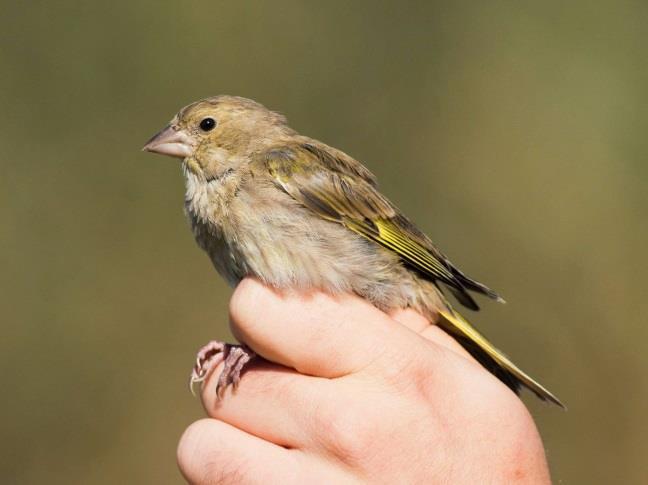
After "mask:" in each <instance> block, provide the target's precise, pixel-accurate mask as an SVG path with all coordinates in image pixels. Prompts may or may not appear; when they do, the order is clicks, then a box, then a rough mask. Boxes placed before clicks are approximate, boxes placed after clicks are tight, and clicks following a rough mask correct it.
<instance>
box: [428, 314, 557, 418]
mask: <svg viewBox="0 0 648 485" xmlns="http://www.w3.org/2000/svg"><path fill="white" fill-rule="evenodd" d="M439 316H440V319H439V321H438V322H437V325H438V326H439V327H441V328H442V329H443V330H445V331H446V332H448V333H449V334H450V335H452V336H453V337H454V338H455V339H456V340H457V341H458V342H459V343H460V344H461V346H462V347H463V348H465V349H466V350H467V351H468V352H469V353H470V355H472V356H473V357H474V358H475V359H476V360H477V361H478V362H479V363H480V364H481V365H483V366H484V367H485V368H486V369H488V370H489V371H490V372H491V373H492V374H493V375H495V377H497V378H498V379H499V380H501V381H502V382H503V383H504V384H506V385H507V386H508V387H510V388H511V389H512V390H513V391H514V392H515V393H516V394H518V393H519V391H520V387H521V386H524V387H526V388H527V389H529V390H530V391H531V392H533V393H534V394H535V395H536V396H538V397H539V398H540V399H542V400H543V401H550V402H552V403H554V404H557V405H558V406H560V407H561V408H563V409H564V408H565V406H564V405H563V403H561V402H560V400H559V399H558V398H557V397H556V396H554V395H553V394H552V393H551V392H549V391H548V390H547V389H545V388H544V387H542V386H541V385H540V384H539V383H538V382H536V381H535V380H533V379H532V378H531V377H529V376H528V375H527V374H525V373H524V372H523V371H522V370H521V369H520V368H519V367H517V366H516V365H515V364H514V363H513V362H511V360H510V359H509V358H508V357H507V356H506V355H504V354H503V353H502V352H500V351H499V350H498V349H497V348H495V346H493V344H491V343H490V342H489V341H488V340H487V339H486V337H484V336H483V335H482V334H480V333H479V332H478V331H477V330H475V328H473V326H472V325H470V323H468V321H467V320H466V319H465V318H464V317H462V316H461V314H460V313H459V312H457V311H456V310H454V309H453V308H452V307H451V306H450V305H449V304H447V310H440V311H439Z"/></svg>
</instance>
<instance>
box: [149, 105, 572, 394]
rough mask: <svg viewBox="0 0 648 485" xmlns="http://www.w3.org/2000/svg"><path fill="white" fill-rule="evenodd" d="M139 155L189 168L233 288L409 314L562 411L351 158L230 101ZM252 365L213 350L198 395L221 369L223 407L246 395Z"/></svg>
mask: <svg viewBox="0 0 648 485" xmlns="http://www.w3.org/2000/svg"><path fill="white" fill-rule="evenodd" d="M143 150H144V151H148V152H153V153H157V154H161V155H167V156H170V157H174V158H178V159H181V160H182V163H181V165H182V172H183V174H184V179H185V200H184V209H185V213H186V215H187V217H188V219H189V223H190V226H191V230H192V232H193V235H194V238H195V240H196V242H197V244H198V246H199V247H200V248H202V249H203V250H204V251H205V252H206V253H207V255H208V256H209V258H210V259H211V262H212V264H213V266H214V267H215V269H216V270H217V271H218V273H220V275H221V276H222V277H223V278H224V279H225V280H226V281H227V282H228V283H229V284H230V285H231V286H233V287H234V286H236V285H237V284H238V283H239V282H240V281H241V280H242V279H244V278H246V277H254V278H257V279H258V280H260V281H261V282H263V283H264V284H266V285H269V286H271V287H274V288H277V289H289V288H290V289H300V290H309V289H317V290H321V291H324V292H328V293H330V294H339V293H343V292H350V293H355V294H357V295H359V296H360V297H362V298H364V299H366V300H368V301H369V302H370V303H371V304H373V305H374V306H375V307H377V308H378V309H380V310H383V311H386V312H388V311H392V310H395V309H400V308H412V309H414V310H416V311H417V312H419V313H420V314H422V315H423V316H424V317H426V318H427V319H428V320H429V321H430V322H431V323H434V324H436V325H438V326H439V327H440V328H442V329H443V330H444V331H446V332H447V333H448V334H450V335H451V336H452V337H453V338H454V339H455V340H456V341H457V342H458V343H459V344H460V345H461V346H462V347H463V348H465V349H466V350H467V351H468V353H470V355H472V356H473V357H474V358H475V359H476V360H477V361H478V362H479V363H480V364H481V365H482V366H483V367H485V368H486V369H487V370H488V371H490V372H491V373H492V374H493V375H494V376H495V377H497V378H498V379H499V380H501V381H502V382H503V383H504V384H505V385H507V386H508V387H509V388H510V389H511V390H513V391H514V392H515V393H516V394H518V393H519V391H520V390H521V388H523V387H524V388H527V389H529V390H530V391H532V392H533V393H534V394H535V395H536V396H538V397H539V398H540V399H542V400H544V401H548V402H552V403H554V404H557V405H558V406H561V407H564V406H563V404H562V403H561V402H560V400H559V399H558V398H557V397H556V396H554V395H553V394H552V393H551V392H550V391H548V390H547V389H546V388H544V387H543V386H542V385H541V384H539V383H538V382H537V381H536V380H534V379H533V378H531V377H530V376H529V375H527V374H526V373H525V372H523V371H522V370H521V369H520V368H519V367H517V366H516V365H515V364H514V363H513V362H512V361H511V360H510V359H509V358H508V357H507V356H506V355H505V354H504V353H502V352H501V351H500V350H498V349H497V348H496V347H495V346H494V345H493V344H491V343H490V342H489V341H488V340H487V339H486V337H484V336H483V335H482V334H481V333H480V332H478V331H477V330H476V329H475V328H474V327H473V326H472V325H471V324H470V323H469V322H468V320H467V319H466V318H465V317H464V316H463V315H462V314H461V313H459V311H458V310H457V309H456V308H455V307H454V306H453V305H452V304H451V302H450V299H449V297H448V294H451V295H453V296H454V298H455V299H456V300H457V302H458V303H459V304H461V305H462V306H464V307H466V308H468V309H470V310H478V309H479V306H478V304H477V302H476V301H475V299H474V297H473V295H472V294H480V295H484V296H486V297H488V298H490V299H492V300H495V301H498V302H503V301H504V300H503V299H502V298H501V297H500V296H499V295H498V294H497V293H496V292H495V291H493V290H491V289H490V288H488V287H487V286H485V285H483V284H482V283H479V282H478V281H476V280H474V279H472V278H470V277H469V276H467V275H466V274H465V273H463V272H462V271H461V270H460V269H458V268H457V266H455V265H454V264H453V263H452V262H451V261H450V260H449V259H448V258H447V257H446V256H445V254H444V253H442V252H441V251H440V250H439V249H438V248H437V247H436V246H435V245H434V244H433V242H432V241H431V240H430V238H429V237H428V236H426V235H425V234H424V233H423V232H422V231H420V230H419V229H418V228H417V227H416V226H415V225H414V224H413V223H412V222H411V221H410V219H408V218H407V217H406V216H405V215H404V214H403V213H402V212H401V211H400V210H399V209H398V208H397V207H396V206H395V205H394V204H393V203H392V202H391V201H390V200H389V199H388V198H387V197H385V196H384V195H383V194H382V193H381V192H380V191H379V189H378V184H377V180H376V177H375V176H374V174H373V173H372V172H371V171H370V170H369V169H367V168H366V167H365V166H364V165H363V164H362V163H360V162H359V161H357V160H355V159H354V158H352V157H351V156H349V155H347V154H346V153H344V152H343V151H341V150H338V149H336V148H333V147H331V146H329V145H326V144H325V143H323V142H320V141H318V140H315V139H313V138H309V137H307V136H304V135H301V134H299V133H298V132H297V131H295V130H294V129H292V128H291V127H290V126H289V125H288V122H287V119H286V117H285V116H283V115H282V114H280V113H278V112H275V111H272V110H270V109H268V108H266V107H265V106H263V105H262V104H260V103H258V102H256V101H253V100H251V99H247V98H243V97H239V96H230V95H218V96H214V97H210V98H206V99H202V100H200V101H197V102H194V103H192V104H189V105H188V106H186V107H184V108H182V109H181V110H180V111H179V112H178V113H177V114H176V115H175V116H174V117H173V119H172V120H171V121H170V122H169V123H168V125H166V126H165V127H164V128H163V129H162V130H161V131H160V132H158V133H157V134H155V135H154V136H153V137H152V138H151V139H150V140H149V141H148V142H147V143H146V145H145V146H144V148H143ZM471 293H472V294H471ZM296 331H298V330H297V329H296ZM254 357H255V354H254V352H253V351H252V350H251V349H249V348H247V347H246V346H244V345H230V344H225V343H223V342H219V341H212V342H209V343H208V344H207V345H206V346H204V347H203V348H201V349H200V351H199V352H198V354H197V357H196V363H195V365H194V366H193V369H192V375H191V379H190V387H191V388H192V389H193V385H194V383H196V382H201V383H202V381H203V380H204V379H205V378H206V376H208V375H209V374H210V372H211V371H212V370H213V369H214V368H215V367H216V366H217V365H218V364H219V363H221V362H223V361H224V367H223V370H222V371H221V374H220V376H219V378H218V384H217V391H216V392H217V394H218V395H220V394H221V392H222V390H223V389H224V388H226V387H227V386H229V385H230V384H232V385H233V386H234V387H236V386H237V385H238V384H239V382H240V379H241V371H242V370H243V368H244V367H245V366H246V365H247V363H248V362H249V361H250V360H251V359H252V358H254Z"/></svg>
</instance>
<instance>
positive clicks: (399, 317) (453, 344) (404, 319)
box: [389, 308, 473, 360]
mask: <svg viewBox="0 0 648 485" xmlns="http://www.w3.org/2000/svg"><path fill="white" fill-rule="evenodd" d="M389 315H390V316H391V317H392V318H393V319H394V320H396V321H397V322H399V323H401V324H403V325H405V326H406V327H407V328H409V329H410V330H413V331H414V332H417V333H418V334H419V335H421V336H422V337H424V338H425V339H426V340H428V341H429V342H431V343H433V344H434V345H440V346H442V347H443V348H445V349H448V350H451V351H452V352H455V353H456V354H459V355H461V356H463V357H466V358H468V359H470V360H473V357H472V356H471V355H470V354H469V353H468V352H467V351H466V349H464V348H463V347H462V346H461V345H460V344H459V342H457V341H456V340H455V339H453V338H452V337H451V336H450V335H448V334H447V333H446V332H444V331H443V330H442V329H441V328H439V327H437V326H436V325H433V324H431V323H430V322H429V320H428V319H427V318H425V317H424V316H423V315H421V314H420V313H418V312H417V311H416V310H414V309H412V308H401V309H398V310H394V311H392V312H390V314H389Z"/></svg>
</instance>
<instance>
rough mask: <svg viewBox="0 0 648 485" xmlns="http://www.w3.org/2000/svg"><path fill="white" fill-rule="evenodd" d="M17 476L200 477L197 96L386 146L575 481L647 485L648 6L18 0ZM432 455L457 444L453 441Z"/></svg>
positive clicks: (211, 291) (211, 306)
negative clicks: (163, 146) (476, 293)
mask: <svg viewBox="0 0 648 485" xmlns="http://www.w3.org/2000/svg"><path fill="white" fill-rule="evenodd" d="M0 9H1V11H0V72H1V74H0V108H1V112H0V170H1V172H0V220H1V221H2V223H1V224H0V235H1V236H0V242H1V251H0V262H1V270H0V294H1V295H2V296H1V300H0V301H1V305H2V308H1V313H0V314H1V315H2V316H1V317H0V318H1V320H2V326H1V331H2V337H1V338H0V363H1V364H0V369H1V372H2V390H3V397H2V399H1V401H0V402H1V404H0V405H1V409H2V419H1V420H0V430H1V435H0V436H1V440H0V481H2V482H3V483H17V484H41V483H50V484H71V483H82V484H86V483H92V484H113V483H157V484H166V483H179V482H181V476H180V474H179V473H178V471H177V469H176V465H175V447H176V443H177V440H178V438H179V436H180V434H181V433H182V431H183V430H184V428H185V427H186V426H187V425H188V424H189V423H190V422H192V421H193V420H195V419H197V418H198V417H200V416H201V415H202V413H201V408H200V405H199V402H198V401H197V400H195V399H193V398H192V397H191V395H190V394H189V393H188V392H187V389H186V380H187V375H188V370H189V367H190V365H191V361H192V359H193V356H194V352H195V350H196V348H197V347H198V346H199V345H201V344H203V343H204V342H205V341H207V340H208V339H210V338H213V337H219V338H228V337H229V333H228V329H227V301H228V298H229V295H230V291H231V290H230V289H229V288H227V287H226V286H225V284H224V283H223V282H222V281H221V280H220V278H219V277H218V276H217V274H216V273H215V271H214V270H213V269H212V268H211V265H210V264H209V262H208V260H207V258H206V256H204V255H203V254H202V252H201V251H200V250H199V249H198V248H197V246H196V245H195V244H194V242H193V240H192V236H191V234H190V231H189V230H188V227H187V224H186V222H185V219H184V216H183V213H182V199H183V183H182V179H181V175H180V168H179V164H178V163H177V162H176V161H173V160H171V159H165V158H161V157H159V156H152V155H149V154H145V153H141V152H140V151H139V150H140V148H141V146H142V145H143V143H144V142H145V141H146V140H147V139H148V138H149V136H150V135H152V134H153V133H154V132H156V131H157V130H158V129H159V128H161V127H162V126H163V125H164V124H165V123H166V121H167V120H168V119H170V118H171V117H172V115H173V114H174V113H175V112H176V111H177V110H178V109H179V108H180V107H182V106H184V105H185V104H188V103H189V102H192V101H194V100H196V99H199V98H202V97H206V96H210V95H214V94H218V93H228V94H238V95H242V96H247V97H251V98H254V99H256V100H258V101H260V102H262V103H264V104H266V105H267V106H269V107H271V108H273V109H276V110H279V111H282V112H283V113H285V114H286V115H287V116H288V117H289V119H290V121H291V123H292V125H293V126H294V127H295V128H296V129H298V130H300V131H301V132H303V133H305V134H309V135H311V136H313V137H316V138H319V139H321V140H323V141H325V142H327V143H329V144H332V145H334V146H336V147H339V148H341V149H343V150H345V151H347V152H348V153H350V154H352V155H353V156H355V157H356V158H358V159H360V160H362V161H364V162H365V163H366V164H367V165H368V166H369V167H370V168H371V169H372V170H373V171H374V172H375V173H376V174H377V175H378V176H379V179H380V181H381V187H382V189H383V190H384V192H385V193H386V194H388V195H389V196H390V197H391V198H392V199H394V200H395V201H397V203H398V205H399V206H400V207H401V208H402V209H403V210H404V211H405V212H406V213H408V214H410V216H411V217H412V218H413V219H414V220H415V221H416V222H417V223H418V224H419V225H420V226H421V227H422V228H423V229H424V230H425V231H426V232H428V233H429V234H430V235H431V236H432V237H433V239H434V240H435V241H436V242H437V243H438V244H439V246H440V247H441V248H443V249H444V250H445V251H446V252H447V253H448V254H449V255H450V256H451V258H452V259H453V260H454V261H455V262H456V263H458V264H459V266H460V267H462V268H463V269H465V270H466V271H467V272H468V273H469V274H471V275H474V276H475V277H477V278H479V279H481V280H483V281H485V282H486V283H488V284H489V285H491V286H492V287H494V288H496V289H498V290H499V291H501V293H502V294H503V295H504V296H505V297H506V299H507V300H508V302H509V303H508V304H507V305H496V304H488V303H487V302H484V305H483V307H484V311H483V312H481V313H480V314H477V315H475V316H474V320H475V321H476V322H477V323H478V325H479V327H480V328H481V329H482V330H483V331H484V332H485V333H486V334H487V335H489V336H490V337H491V338H492V339H493V340H494V341H495V342H496V343H497V344H498V345H499V346H500V347H501V348H503V349H505V350H506V351H507V353H509V354H510V355H511V356H512V357H514V359H515V360H516V361H517V362H518V363H519V364H520V365H521V366H522V367H523V368H524V369H526V370H528V371H529V372H530V373H531V374H532V375H534V376H536V377H537V378H538V379H540V380H541V382H543V383H545V384H546V385H547V386H548V387H549V388H550V389H552V390H553V391H555V392H556V393H557V395H559V396H560V397H561V398H562V399H563V400H564V401H565V402H566V403H567V405H568V407H569V411H568V412H566V413H565V412H561V411H560V410H558V409H557V408H554V407H549V406H545V405H542V404H540V403H538V402H536V401H535V400H534V399H533V397H532V396H528V395H525V397H524V399H525V401H526V402H527V403H528V405H529V407H530V408H531V409H532V412H533V414H534V416H535V418H536V420H537V423H538V425H539V427H540V430H541V433H542V435H543V438H544V441H545V445H546V449H547V453H548V457H549V461H550V464H551V469H552V474H553V477H554V480H555V481H556V482H557V483H569V484H572V483H628V484H632V483H648V467H647V466H646V456H647V455H648V441H647V440H648V438H647V436H648V423H647V417H646V409H647V408H646V402H647V400H648V387H647V381H648V379H647V377H646V376H647V375H648V360H647V355H646V354H647V341H648V325H647V322H646V315H648V291H647V290H648V285H647V284H646V276H645V272H646V270H647V269H648V259H647V257H646V248H647V247H648V225H647V218H648V190H647V189H648V183H647V182H648V168H647V167H648V166H647V155H648V142H647V141H646V140H648V137H647V135H646V130H647V129H648V117H647V111H646V106H647V104H648V64H647V60H646V59H647V58H646V41H647V40H648V37H647V34H648V27H646V26H647V25H648V4H647V3H646V2H642V1H637V2H628V1H612V0H609V1H599V2H588V1H585V0H578V1H572V2H562V1H555V0H544V1H542V2H540V1H536V2H519V1H513V0H510V1H493V2H483V1H478V0H474V1H457V2H439V1H428V2H397V1H391V2H372V1H353V2H350V1H346V2H342V1H328V2H316V1H260V2H257V1H245V2H223V1H192V2H152V1H144V0H128V1H126V0H115V1H112V2H81V1H70V0H58V1H56V2H52V1H36V0H33V1H29V2H10V1H8V0H2V2H0ZM430 452H431V453H433V452H434V450H430Z"/></svg>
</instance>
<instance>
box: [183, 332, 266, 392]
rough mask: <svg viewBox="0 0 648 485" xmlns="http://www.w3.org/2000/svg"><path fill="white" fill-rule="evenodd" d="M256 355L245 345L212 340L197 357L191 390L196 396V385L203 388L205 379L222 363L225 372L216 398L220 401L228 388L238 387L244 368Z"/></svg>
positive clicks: (221, 377) (219, 377) (190, 385)
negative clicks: (198, 384)
mask: <svg viewBox="0 0 648 485" xmlns="http://www.w3.org/2000/svg"><path fill="white" fill-rule="evenodd" d="M255 355H256V354H255V353H254V352H253V351H252V350H250V349H249V348H248V347H246V346H244V345H231V344H226V343H223V342H219V341H217V340H212V341H211V342H209V343H208V344H207V345H205V346H204V347H202V348H201V349H200V350H199V351H198V354H197V355H196V364H195V365H194V367H193V369H192V371H191V377H190V379H189V390H190V391H191V393H192V394H193V395H194V396H195V395H196V393H195V390H194V386H195V384H196V383H200V385H201V386H202V383H203V382H204V381H205V379H207V377H209V375H210V374H211V372H212V371H213V370H214V369H215V368H216V367H218V365H220V364H221V362H222V363H223V370H222V371H221V373H220V376H218V382H217V383H216V396H217V397H218V398H219V399H220V398H221V397H222V395H223V393H224V392H225V389H227V386H229V385H230V384H232V386H233V387H234V388H235V389H236V388H237V387H238V385H239V383H240V382H241V372H242V371H243V368H244V367H245V365H246V364H247V363H248V362H250V360H252V358H254V356H255Z"/></svg>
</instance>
